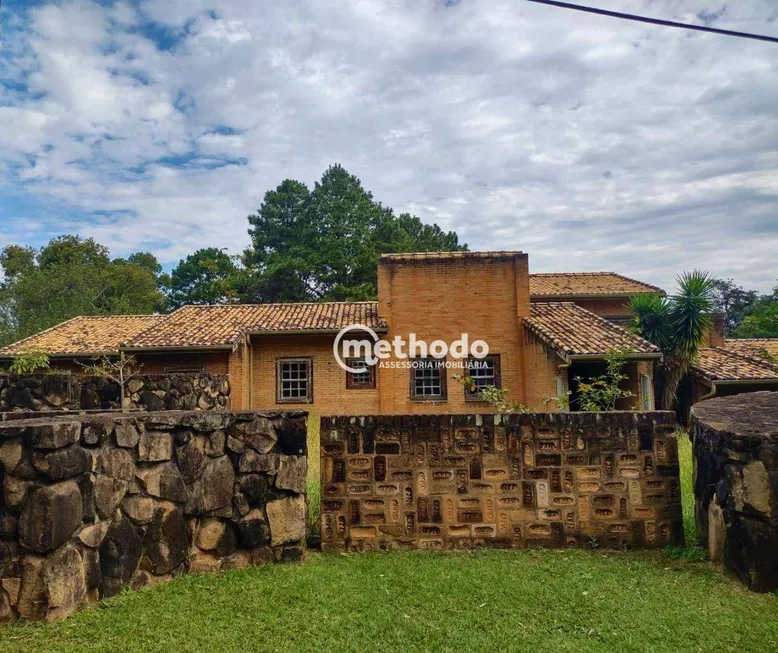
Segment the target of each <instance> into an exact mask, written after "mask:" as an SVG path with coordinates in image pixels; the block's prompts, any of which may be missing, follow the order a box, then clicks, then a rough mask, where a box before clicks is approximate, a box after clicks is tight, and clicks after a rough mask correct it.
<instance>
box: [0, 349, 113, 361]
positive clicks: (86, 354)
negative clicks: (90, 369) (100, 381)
mask: <svg viewBox="0 0 778 653" xmlns="http://www.w3.org/2000/svg"><path fill="white" fill-rule="evenodd" d="M20 354H21V352H19V353H16V354H12V353H0V360H6V359H9V360H10V359H12V358H16V357H17V356H19V355H20ZM46 355H47V356H48V357H49V358H94V357H95V356H118V355H119V350H118V349H111V350H106V351H73V352H64V353H63V352H57V353H49V352H46Z"/></svg>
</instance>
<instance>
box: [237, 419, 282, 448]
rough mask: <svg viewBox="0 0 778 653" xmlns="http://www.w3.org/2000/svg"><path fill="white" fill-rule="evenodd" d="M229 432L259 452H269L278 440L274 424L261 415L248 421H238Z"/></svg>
mask: <svg viewBox="0 0 778 653" xmlns="http://www.w3.org/2000/svg"><path fill="white" fill-rule="evenodd" d="M230 434H231V435H232V436H233V437H234V438H236V439H238V440H240V441H241V442H243V443H244V444H245V445H247V446H249V447H251V448H252V449H254V450H255V451H256V452H257V453H261V454H265V453H269V452H270V451H271V450H272V449H273V447H274V446H275V444H276V442H277V441H278V436H277V435H276V428H275V424H273V422H272V421H271V420H269V419H268V418H266V417H262V416H256V417H254V419H252V420H251V421H250V422H238V423H237V424H235V425H234V426H233V427H232V429H231V431H230Z"/></svg>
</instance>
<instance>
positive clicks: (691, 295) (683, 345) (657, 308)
mask: <svg viewBox="0 0 778 653" xmlns="http://www.w3.org/2000/svg"><path fill="white" fill-rule="evenodd" d="M677 282H678V290H677V291H676V293H675V294H674V295H671V296H670V297H668V298H665V297H660V296H657V295H636V296H634V297H632V298H630V311H631V313H632V315H633V319H632V325H631V326H632V328H633V329H634V331H635V332H636V333H638V334H639V335H641V336H642V337H643V338H645V339H646V340H648V341H649V342H652V343H653V344H655V345H656V346H657V347H659V349H661V351H662V353H663V354H664V361H663V363H662V365H661V368H660V371H661V376H662V392H661V398H662V408H663V409H664V410H672V408H673V404H674V402H675V397H676V393H677V391H678V385H679V383H680V382H681V379H682V378H683V377H684V375H685V374H686V373H687V372H688V371H689V367H690V366H691V364H692V363H693V361H694V359H695V357H696V356H697V353H698V352H699V350H700V349H701V348H702V346H703V344H704V342H705V338H706V337H707V334H708V331H709V330H710V328H711V326H712V321H711V316H710V314H711V310H712V309H713V303H712V301H711V292H712V288H713V284H712V279H711V277H710V275H709V274H708V273H707V272H700V271H697V270H695V271H693V272H684V273H683V274H681V276H679V277H678V278H677Z"/></svg>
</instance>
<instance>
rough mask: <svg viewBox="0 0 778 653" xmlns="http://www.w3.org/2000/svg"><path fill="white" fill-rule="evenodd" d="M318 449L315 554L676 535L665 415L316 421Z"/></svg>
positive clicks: (671, 539) (670, 434)
mask: <svg viewBox="0 0 778 653" xmlns="http://www.w3.org/2000/svg"><path fill="white" fill-rule="evenodd" d="M321 456H322V461H321V462H322V464H321V470H322V471H321V474H322V546H323V548H325V549H341V550H342V549H346V550H352V551H362V550H367V549H376V548H381V549H391V548H400V547H402V548H430V549H442V548H469V547H473V546H491V547H500V548H510V547H525V546H538V545H540V546H547V547H562V546H589V545H591V544H594V543H595V542H596V544H597V545H598V546H607V547H621V546H624V545H628V546H632V547H654V546H656V547H659V546H665V545H667V544H682V543H683V525H682V517H681V494H680V483H679V470H678V452H677V442H676V436H675V418H674V415H673V414H672V413H669V412H650V413H633V412H615V413H552V414H545V413H544V414H540V413H538V414H511V415H502V416H501V415H483V416H477V415H407V416H380V417H379V416H376V417H324V418H322V423H321ZM595 538H596V539H595Z"/></svg>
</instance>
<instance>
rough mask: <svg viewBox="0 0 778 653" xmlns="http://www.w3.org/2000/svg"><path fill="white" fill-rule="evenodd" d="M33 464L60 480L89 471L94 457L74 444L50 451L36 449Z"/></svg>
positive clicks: (42, 472) (43, 472) (39, 469)
mask: <svg viewBox="0 0 778 653" xmlns="http://www.w3.org/2000/svg"><path fill="white" fill-rule="evenodd" d="M32 464H33V465H34V467H35V469H37V470H38V471H39V472H40V473H41V474H44V475H45V476H48V477H49V478H50V479H52V480H54V481H59V480H62V479H66V478H70V477H72V476H78V475H79V474H83V473H84V472H87V471H89V469H90V468H91V466H92V457H91V456H90V455H89V454H88V453H87V452H86V451H85V450H84V449H82V448H81V447H79V446H78V445H72V446H69V447H65V448H63V449H56V450H54V451H49V452H45V451H35V452H33V454H32Z"/></svg>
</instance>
